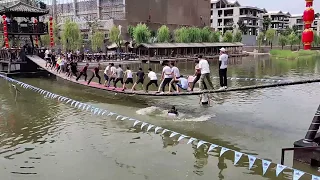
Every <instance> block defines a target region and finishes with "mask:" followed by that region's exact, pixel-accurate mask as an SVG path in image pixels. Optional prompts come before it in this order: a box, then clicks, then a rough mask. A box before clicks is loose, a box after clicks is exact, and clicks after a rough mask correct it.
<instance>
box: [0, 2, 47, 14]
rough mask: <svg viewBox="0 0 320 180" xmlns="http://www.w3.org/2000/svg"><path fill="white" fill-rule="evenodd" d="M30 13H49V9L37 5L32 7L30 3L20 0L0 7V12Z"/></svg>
mask: <svg viewBox="0 0 320 180" xmlns="http://www.w3.org/2000/svg"><path fill="white" fill-rule="evenodd" d="M10 12H11V13H12V12H15V13H19V12H21V13H30V14H38V15H45V14H48V13H49V9H40V8H38V7H34V6H32V5H29V4H26V3H23V2H21V1H19V2H17V3H15V4H13V5H11V6H4V7H2V8H0V13H1V14H3V13H10Z"/></svg>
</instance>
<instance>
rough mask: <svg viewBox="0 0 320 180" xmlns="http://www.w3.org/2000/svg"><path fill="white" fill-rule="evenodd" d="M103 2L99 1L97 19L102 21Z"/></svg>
mask: <svg viewBox="0 0 320 180" xmlns="http://www.w3.org/2000/svg"><path fill="white" fill-rule="evenodd" d="M101 9H102V7H101V0H97V18H98V19H99V20H101Z"/></svg>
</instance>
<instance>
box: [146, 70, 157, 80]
mask: <svg viewBox="0 0 320 180" xmlns="http://www.w3.org/2000/svg"><path fill="white" fill-rule="evenodd" d="M148 77H149V78H150V80H157V79H158V78H157V74H156V73H155V72H153V71H150V72H149V73H148Z"/></svg>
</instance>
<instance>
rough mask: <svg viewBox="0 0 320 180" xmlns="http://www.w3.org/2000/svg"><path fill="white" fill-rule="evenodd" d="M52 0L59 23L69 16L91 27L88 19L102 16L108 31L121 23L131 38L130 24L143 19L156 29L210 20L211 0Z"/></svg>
mask: <svg viewBox="0 0 320 180" xmlns="http://www.w3.org/2000/svg"><path fill="white" fill-rule="evenodd" d="M52 1H53V4H52V8H51V9H53V14H54V19H56V20H57V22H58V23H64V22H65V20H66V19H68V18H69V19H73V20H74V21H76V22H78V23H79V24H80V25H81V29H88V23H87V21H93V20H98V21H99V23H100V25H101V26H102V27H103V29H105V30H106V31H107V30H109V29H111V28H112V27H113V26H119V25H121V26H122V31H121V32H122V34H123V36H124V37H126V38H127V39H129V37H128V34H127V27H128V26H129V25H136V24H138V23H140V22H141V23H146V24H147V25H148V26H149V28H150V29H152V30H156V29H157V28H158V27H160V26H161V25H163V24H165V25H167V26H168V27H169V28H170V29H174V28H177V27H179V26H206V25H209V24H210V0H73V1H70V0H52ZM65 1H67V2H68V3H66V2H65Z"/></svg>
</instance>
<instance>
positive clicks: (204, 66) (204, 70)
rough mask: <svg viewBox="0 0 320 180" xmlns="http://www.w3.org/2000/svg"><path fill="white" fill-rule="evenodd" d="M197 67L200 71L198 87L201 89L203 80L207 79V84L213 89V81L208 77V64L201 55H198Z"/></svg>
mask: <svg viewBox="0 0 320 180" xmlns="http://www.w3.org/2000/svg"><path fill="white" fill-rule="evenodd" d="M199 69H200V72H201V76H200V89H201V90H203V89H204V81H205V80H207V81H208V84H209V86H210V87H211V88H212V89H214V87H213V83H212V81H211V77H210V66H209V63H208V61H207V60H206V59H203V58H202V55H199Z"/></svg>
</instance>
